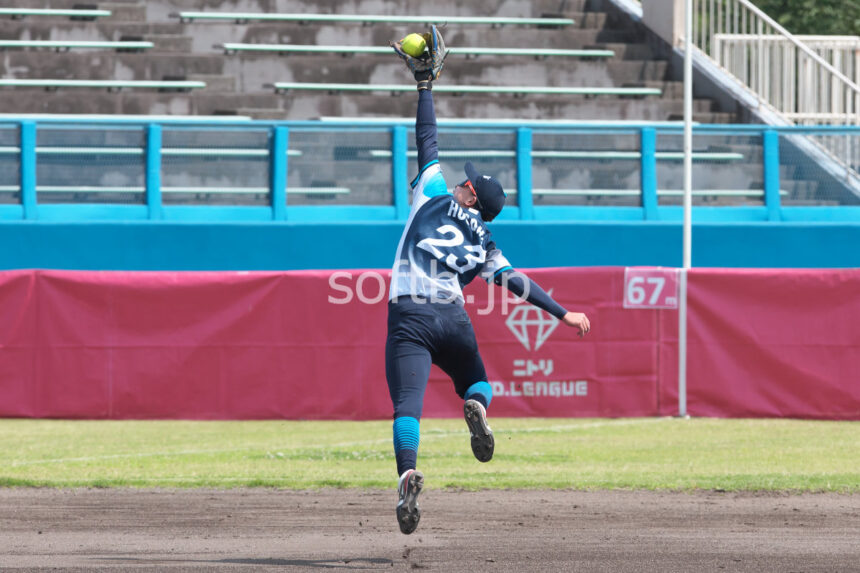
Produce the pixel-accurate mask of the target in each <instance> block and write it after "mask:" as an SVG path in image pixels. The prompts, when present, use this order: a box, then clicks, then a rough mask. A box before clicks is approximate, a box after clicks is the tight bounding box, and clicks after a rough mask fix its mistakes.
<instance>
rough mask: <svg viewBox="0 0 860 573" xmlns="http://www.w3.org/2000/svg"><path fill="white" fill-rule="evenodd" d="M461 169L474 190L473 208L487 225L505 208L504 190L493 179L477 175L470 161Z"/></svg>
mask: <svg viewBox="0 0 860 573" xmlns="http://www.w3.org/2000/svg"><path fill="white" fill-rule="evenodd" d="M463 169H464V170H465V171H466V177H468V178H469V181H471V182H472V187H474V188H475V195H477V196H478V203H477V204H476V205H475V207H476V208H477V209H478V211H480V212H481V218H482V219H484V221H486V222H488V223H489V222H490V221H492V220H493V219H495V218H496V215H498V214H499V213H501V211H502V207H504V206H505V197H507V195H506V194H505V190H504V189H502V184H501V183H499V182H498V180H496V179H495V178H493V177H490V176H489V175H481V174H480V173H478V170H477V169H475V166H474V165H472V162H471V161H467V162H466V165H464V166H463Z"/></svg>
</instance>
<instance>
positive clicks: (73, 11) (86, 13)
mask: <svg viewBox="0 0 860 573" xmlns="http://www.w3.org/2000/svg"><path fill="white" fill-rule="evenodd" d="M110 15H111V11H110V10H98V9H88V8H0V16H12V17H14V18H23V17H24V16H69V17H72V18H103V17H107V16H110Z"/></svg>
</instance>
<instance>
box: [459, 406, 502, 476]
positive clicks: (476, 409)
mask: <svg viewBox="0 0 860 573" xmlns="http://www.w3.org/2000/svg"><path fill="white" fill-rule="evenodd" d="M463 416H464V417H465V418H466V424H467V425H468V426H469V432H471V434H472V453H473V454H475V457H476V458H477V459H478V461H479V462H488V461H490V460H491V459H493V449H494V448H495V445H496V441H495V440H494V439H493V430H491V429H490V425H489V424H488V423H487V410H485V409H484V405H483V404H481V403H480V402H478V401H477V400H466V403H465V404H463Z"/></svg>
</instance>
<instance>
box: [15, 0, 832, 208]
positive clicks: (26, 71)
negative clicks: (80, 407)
mask: <svg viewBox="0 0 860 573" xmlns="http://www.w3.org/2000/svg"><path fill="white" fill-rule="evenodd" d="M28 3H29V4H32V5H33V6H32V7H31V8H30V7H27V6H24V7H22V8H20V9H17V8H16V9H14V10H15V11H13V10H12V9H9V10H6V11H0V25H2V28H0V31H2V33H0V50H3V54H4V62H5V66H6V70H5V73H4V74H3V77H2V79H0V103H2V104H3V107H4V112H6V113H8V114H12V115H14V116H17V117H23V116H22V115H21V114H30V117H34V118H35V117H37V116H36V115H34V114H46V113H47V114H51V113H54V114H72V115H77V114H80V117H84V116H89V117H95V116H96V115H98V116H105V115H106V116H116V117H119V116H129V117H132V118H134V117H142V118H146V117H159V118H169V117H176V118H182V117H186V118H203V117H206V118H220V117H223V118H235V119H236V120H237V121H242V120H247V119H249V118H251V119H260V120H276V121H282V120H289V121H301V120H317V119H319V120H322V123H325V122H327V121H329V120H330V119H331V118H334V119H335V121H340V122H341V124H343V122H344V121H351V120H350V119H349V118H356V121H355V123H356V125H358V124H361V125H364V126H370V125H371V124H370V123H367V122H369V121H371V120H372V119H374V118H376V119H378V120H380V124H379V125H385V126H386V127H385V129H386V131H385V132H384V133H385V135H384V136H380V137H379V138H378V139H375V138H376V135H373V137H370V135H371V134H375V133H377V132H375V131H374V129H373V128H371V127H368V133H367V134H366V135H367V137H360V136H359V137H356V138H355V140H354V141H353V140H350V141H349V142H344V141H345V138H344V137H343V135H340V136H338V137H335V136H333V135H332V136H329V135H319V134H317V136H316V137H317V138H318V141H314V140H312V139H310V138H305V136H304V134H303V133H300V132H296V131H291V133H290V151H289V152H287V156H288V157H290V158H291V162H290V173H289V178H290V180H289V185H288V187H287V189H286V193H287V194H290V195H296V196H297V200H296V201H292V204H294V205H295V204H302V199H301V197H305V198H315V199H313V200H311V199H308V200H309V201H310V203H309V204H314V205H321V204H329V205H356V204H359V205H379V206H382V205H387V204H389V203H390V200H389V199H388V198H386V197H383V196H382V195H380V193H379V192H378V190H377V189H376V187H375V186H371V185H368V184H366V183H362V184H359V185H356V184H354V183H343V182H341V181H339V180H338V178H335V177H332V176H328V177H323V176H320V175H319V174H320V173H331V172H332V162H333V161H336V162H337V165H338V169H344V170H345V171H346V172H348V173H359V172H362V170H365V171H368V173H369V174H371V175H370V176H371V177H372V178H373V179H375V180H387V179H388V178H389V177H391V176H392V170H398V169H403V167H402V166H401V165H400V164H397V165H394V166H391V165H386V164H384V163H386V162H385V161H380V160H381V159H386V158H387V159H388V161H389V162H391V161H393V159H392V158H394V157H395V155H398V154H405V155H407V156H408V154H409V149H408V145H405V146H404V145H403V144H399V143H396V142H395V143H392V141H391V139H390V137H395V136H389V132H388V131H387V130H389V129H391V127H390V126H393V125H403V124H402V123H400V122H401V119H402V118H409V117H410V116H412V117H414V98H412V97H409V95H408V94H409V93H410V92H412V91H413V90H414V85H413V84H411V82H409V81H408V80H409V77H408V74H407V72H406V71H405V70H404V69H403V66H402V63H401V62H400V61H399V60H398V59H397V58H395V57H394V56H393V54H392V52H391V50H390V48H389V47H388V42H389V41H390V40H392V39H396V38H399V37H401V36H403V35H404V34H405V33H407V32H409V31H413V30H415V29H416V28H419V29H421V28H422V27H424V26H426V24H427V23H428V22H436V23H439V24H444V28H443V31H444V34H445V38H446V42H447V44H448V45H449V47H450V48H451V58H449V60H448V65H447V66H446V69H445V75H444V77H443V78H442V80H441V81H439V82H437V84H436V86H435V92H436V93H437V94H439V97H438V98H437V112H438V114H439V117H440V125H442V126H444V125H446V123H445V122H447V121H454V122H457V121H459V122H461V123H462V122H464V121H466V122H474V124H473V125H471V126H470V129H476V128H478V127H479V126H488V127H489V128H504V129H507V131H506V132H505V135H504V136H500V137H499V138H498V141H497V145H495V146H493V147H492V148H487V149H475V148H472V147H470V145H469V144H468V142H464V141H463V139H462V138H461V136H459V135H456V132H457V129H458V128H456V127H455V128H453V129H452V130H446V131H445V133H444V135H443V136H444V137H446V138H449V137H450V139H449V140H447V141H446V142H445V153H446V154H449V155H450V158H451V159H452V160H454V159H456V160H459V159H461V158H464V157H467V156H471V157H474V158H480V159H485V160H487V161H489V162H491V164H493V165H494V167H495V168H496V169H499V170H500V172H501V175H500V176H501V177H502V178H503V179H504V180H505V184H506V187H507V188H509V189H511V194H512V195H517V188H518V185H519V184H521V183H522V182H521V181H520V180H519V179H518V178H519V175H518V174H517V173H518V169H522V168H523V162H524V161H526V160H527V161H529V162H531V165H530V167H529V169H528V171H527V173H528V175H529V176H530V177H533V182H532V186H531V188H530V190H529V193H530V195H531V196H532V197H533V198H534V202H535V205H544V206H552V205H570V204H590V203H589V202H595V201H596V202H597V203H599V204H613V205H627V206H633V205H636V204H638V203H637V201H639V199H640V197H639V194H640V193H641V189H640V185H641V184H642V180H643V179H644V178H645V177H646V175H647V176H648V177H652V176H653V177H655V178H659V180H660V183H659V185H656V184H655V185H654V187H653V189H652V191H653V194H654V196H655V197H656V196H659V197H661V202H664V203H666V204H671V203H672V202H673V201H675V200H676V198H677V196H678V194H679V191H678V190H679V188H680V187H681V181H680V179H681V178H680V160H681V157H682V153H681V151H680V145H679V143H680V142H679V140H678V138H677V137H675V136H674V135H668V133H671V122H673V121H676V120H678V119H680V117H681V115H682V112H683V93H682V86H681V82H680V81H679V78H678V77H677V75H676V74H677V70H673V67H672V66H671V65H670V62H669V57H670V56H669V53H668V52H667V51H666V50H665V46H661V45H660V44H659V43H655V42H654V40H653V38H652V37H651V36H649V34H648V33H647V32H646V31H644V30H643V29H642V27H641V26H640V25H639V24H637V23H636V22H634V21H631V20H630V19H629V18H625V17H624V16H623V15H621V14H620V13H619V12H618V11H617V10H615V9H614V8H613V7H612V3H610V2H606V1H603V0H596V1H595V0H570V1H567V2H562V3H561V5H559V3H558V2H556V1H550V0H536V1H534V2H531V3H529V4H528V11H525V12H524V11H523V7H522V6H519V5H518V6H512V5H508V4H506V3H504V2H501V3H497V4H492V5H491V6H488V7H485V9H482V10H479V9H477V8H475V7H470V6H459V5H455V4H445V3H442V4H439V5H436V6H433V7H432V13H428V14H422V12H423V11H424V6H423V5H421V4H419V3H417V2H415V3H409V2H407V3H406V4H407V5H404V6H402V7H401V8H402V9H398V10H397V12H398V13H397V14H378V13H376V12H377V11H376V10H374V11H373V12H374V13H372V14H371V13H368V14H361V13H340V12H338V13H335V12H336V11H337V10H335V8H336V6H335V5H334V4H326V3H322V4H320V3H312V2H306V3H302V2H298V3H294V4H292V5H291V11H290V12H281V11H278V8H279V5H278V4H277V3H276V2H262V3H260V4H259V6H260V11H257V12H251V11H247V6H246V5H245V4H243V3H242V2H234V1H227V2H221V1H217V2H216V1H215V0H198V1H196V2H188V3H184V4H185V6H187V7H189V8H193V9H194V10H195V11H193V12H192V11H188V12H185V11H182V12H176V2H173V1H171V0H154V1H151V2H143V1H140V0H125V1H115V2H109V3H105V4H102V5H100V6H98V9H91V10H90V9H88V10H84V9H83V8H81V7H75V5H74V4H73V0H53V1H52V2H50V5H51V8H50V9H49V8H45V6H44V4H45V2H43V1H41V0H40V1H39V2H37V1H36V0H28V2H24V4H28ZM37 4H38V6H37ZM300 5H301V6H304V7H305V8H306V10H295V9H293V7H295V6H300ZM185 6H183V7H185ZM482 12H486V13H482ZM404 14H407V15H404ZM440 14H441V15H440ZM284 56H288V57H284ZM66 88H69V89H66ZM71 88H73V89H71ZM72 94H73V95H72ZM722 105H723V104H722V103H720V102H719V101H717V100H714V99H711V97H708V96H702V97H697V98H696V99H695V101H694V120H696V121H697V122H700V123H727V122H732V121H737V120H738V119H739V115H738V113H739V112H737V110H736V109H735V108H733V107H730V108H729V109H725V108H723V107H721V106H722ZM540 122H545V125H547V126H548V127H551V128H552V129H556V128H561V127H563V125H564V124H565V122H572V123H571V124H572V125H574V126H575V127H573V128H572V129H573V130H572V131H571V133H568V134H560V133H559V134H555V135H552V136H547V135H545V134H542V133H541V131H540V128H541V125H543V124H541V123H540ZM589 122H594V123H595V124H600V125H603V126H612V127H613V129H612V130H610V132H608V133H605V134H598V133H596V132H595V131H593V130H588V129H586V130H585V131H577V130H581V129H583V126H586V125H587V124H589ZM526 124H528V125H529V126H530V127H529V128H528V129H529V130H534V133H533V134H532V133H531V131H530V132H529V133H530V135H529V136H528V137H529V138H531V137H532V135H533V137H534V142H533V143H534V145H532V144H531V143H532V142H531V139H529V141H528V144H527V145H523V143H522V142H521V141H520V139H519V138H520V136H521V134H519V133H518V132H517V131H516V129H517V128H516V126H517V125H526ZM405 125H408V120H407V123H406V124H405ZM625 125H627V126H629V129H627V130H625V129H623V128H624V126H625ZM649 126H652V127H651V128H649ZM666 126H670V129H669V131H662V129H663V128H664V127H666ZM40 129H41V128H40ZM291 129H292V128H291ZM649 129H651V130H654V129H656V130H658V131H659V135H654V136H653V137H654V138H655V141H654V142H653V145H652V144H649V145H652V147H653V149H651V148H649V150H648V151H646V150H645V147H646V145H645V143H644V138H645V135H644V134H645V133H646V132H651V133H657V132H653V131H649ZM261 130H263V131H265V132H266V134H268V130H269V127H266V128H264V129H263V128H261ZM249 131H250V130H249ZM141 133H143V131H141ZM164 133H165V136H167V134H168V133H169V134H170V137H174V134H173V132H172V131H170V130H165V132H164ZM398 133H402V132H398ZM449 134H450V135H449ZM135 137H137V136H135ZM146 137H149V136H148V135H147V136H146ZM195 137H198V138H197V139H193V140H188V141H184V140H183V141H180V142H179V143H177V142H172V141H165V143H164V145H163V146H161V148H160V150H159V153H158V158H159V160H163V161H164V168H165V180H164V181H163V182H162V183H161V185H162V186H161V191H162V192H163V193H164V198H165V202H170V201H175V202H176V203H179V204H181V203H189V204H198V203H201V202H205V201H211V200H212V197H213V196H219V197H226V198H224V199H218V200H219V201H221V200H223V201H228V200H229V199H230V198H234V197H241V196H247V197H250V196H254V197H255V199H254V201H256V202H258V203H260V204H265V203H266V201H267V199H266V196H265V191H266V189H267V187H266V185H267V183H266V181H265V180H261V179H260V178H259V177H257V178H254V177H250V176H244V175H242V176H239V175H237V174H236V173H237V172H238V171H239V170H237V169H235V168H231V167H230V163H229V162H237V161H240V160H244V161H248V162H252V161H256V162H257V163H253V165H254V166H255V167H260V166H264V165H265V162H267V161H269V160H270V159H271V156H272V155H271V154H272V153H274V151H273V150H274V148H273V147H271V146H270V145H269V142H268V139H267V138H268V137H269V135H264V136H263V137H262V139H260V141H255V142H254V144H253V145H247V142H246V141H244V140H242V138H237V140H236V142H235V143H230V142H229V141H230V140H229V138H227V139H225V143H224V145H223V146H221V147H219V146H211V145H210V143H211V141H210V140H209V139H207V138H206V136H205V135H200V136H195ZM396 137H401V135H397V136H396ZM396 137H395V139H396ZM577 137H581V138H582V141H577V140H576V138H577ZM649 137H651V136H649ZM704 140H706V142H705V143H701V144H699V145H698V146H697V148H696V152H695V154H694V162H695V163H696V165H697V169H698V172H697V185H698V187H697V190H696V196H697V197H701V198H702V199H707V200H708V201H712V202H713V201H716V202H719V201H724V200H725V201H728V200H732V199H733V198H741V199H743V200H749V201H750V202H751V204H754V205H761V204H762V202H763V200H764V197H765V191H764V188H765V184H764V182H763V175H762V172H763V167H762V165H763V163H764V159H763V155H764V151H763V144H762V141H761V137H760V135H758V134H756V135H754V136H753V135H751V136H749V137H746V136H743V135H740V134H714V135H713V136H711V137H710V138H704ZM704 140H703V141H704ZM331 141H334V143H331ZM398 145H400V146H401V147H399V148H398ZM2 147H3V149H13V148H14V149H16V150H19V151H20V150H21V149H23V148H24V146H22V145H15V144H12V145H5V146H2ZM145 149H146V146H145V145H143V144H142V142H139V141H138V142H135V143H134V144H131V145H123V146H117V147H114V148H110V149H105V148H104V147H100V146H99V145H97V144H93V143H88V142H86V141H84V142H80V144H79V145H70V144H67V143H64V144H62V145H51V144H45V143H43V142H41V141H40V142H39V144H38V146H36V147H35V148H34V151H32V153H33V160H35V159H36V158H38V161H39V162H40V163H41V162H43V161H48V160H50V161H54V162H61V161H63V158H64V157H65V158H66V159H65V160H67V161H76V160H73V159H71V158H76V157H77V158H83V159H84V160H85V161H88V162H94V163H97V162H99V161H104V162H109V161H108V159H106V158H116V157H120V156H122V155H123V154H125V155H128V156H129V157H132V156H134V157H137V159H136V161H138V164H140V161H141V158H143V157H144V156H145V155H146V153H145V151H144V150H145ZM398 149H399V150H398ZM769 149H772V147H771V148H769ZM523 150H527V151H528V155H527V157H526V159H523V158H522V153H523V152H524V151H523ZM19 151H16V153H18V152H19ZM374 154H375V155H374ZM3 155H4V156H9V155H10V154H9V153H4V154H3ZM372 159H376V161H375V162H374V161H371V165H370V166H369V165H368V163H367V161H368V160H372ZM447 159H448V156H446V160H447ZM110 161H113V159H110ZM216 161H218V162H221V163H222V164H221V165H220V169H221V171H219V173H220V174H221V175H220V179H219V178H214V177H212V178H210V177H209V174H210V170H211V167H212V163H213V162H216ZM194 162H198V163H199V164H197V163H194ZM493 162H494V163H493ZM649 162H652V163H649ZM192 163H194V164H192ZM395 163H396V162H395ZM646 164H648V165H653V171H654V172H655V173H650V172H649V174H644V173H643V170H644V169H645V166H646ZM225 165H227V166H226V167H225ZM250 165H251V163H249V164H248V166H250ZM733 165H735V166H736V168H735V167H732V166H733ZM138 166H139V165H138ZM777 167H778V168H779V169H780V170H781V171H782V172H783V174H784V185H783V186H781V187H780V189H782V192H783V193H787V194H788V195H789V196H790V197H792V198H793V199H795V200H798V201H804V200H809V201H816V200H818V199H816V196H815V193H816V191H815V189H816V188H817V187H816V186H817V184H816V183H815V182H814V181H813V179H814V176H813V175H810V172H809V171H808V170H802V169H798V168H797V167H796V166H795V165H787V164H783V165H778V166H777ZM150 168H151V167H150ZM129 169H130V167H129ZM135 169H137V167H135ZM398 173H399V172H398ZM801 175H802V177H805V178H806V179H803V178H802V177H801ZM141 178H142V173H138V172H135V174H134V175H133V176H132V175H128V174H124V175H122V176H118V175H111V176H110V177H106V181H107V182H105V183H103V184H98V183H99V182H98V181H97V180H96V179H97V178H92V181H89V182H87V181H81V182H80V184H79V185H80V187H79V193H78V194H77V199H78V200H91V201H96V202H99V201H106V199H104V198H105V197H110V196H111V194H116V193H127V194H128V193H131V194H134V197H135V199H134V200H135V201H139V200H141V198H142V197H143V191H142V189H144V187H145V186H144V185H143V184H142V179H141ZM114 179H116V180H117V181H125V180H128V181H125V182H124V183H121V184H118V183H115V182H114ZM263 179H265V177H264V178H263ZM129 181H131V183H128V182H129ZM0 187H2V189H5V190H6V191H10V192H13V193H14V192H15V191H14V190H13V187H14V189H20V187H19V186H15V185H12V184H11V183H10V184H8V185H7V184H5V183H4V185H3V186H0ZM35 189H36V192H37V193H44V194H45V195H44V197H46V198H47V197H57V196H60V195H62V194H64V193H67V192H68V189H67V186H66V185H65V184H64V183H63V182H61V181H59V182H58V181H40V182H39V184H38V185H37V186H36V187H35ZM770 189H771V192H774V187H773V185H771V186H770ZM123 190H124V191H123ZM258 195H260V196H261V197H259V198H258V197H257V196H258ZM299 196H301V197H299ZM580 196H581V197H584V198H585V199H583V200H582V201H580V199H578V197H580ZM207 198H208V199H207ZM595 198H596V199H595ZM237 201H238V203H240V204H243V203H242V202H243V201H245V200H244V199H241V198H239V199H237Z"/></svg>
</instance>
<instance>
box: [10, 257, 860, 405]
mask: <svg viewBox="0 0 860 573" xmlns="http://www.w3.org/2000/svg"><path fill="white" fill-rule="evenodd" d="M528 274H529V275H530V276H532V277H533V278H535V279H536V280H537V281H538V282H539V283H540V284H541V285H543V286H544V287H545V288H546V289H547V290H552V293H553V296H554V297H555V298H556V299H557V300H559V301H560V302H561V303H562V304H564V305H565V306H567V307H568V308H571V309H576V310H582V311H585V312H586V313H588V315H589V317H590V318H591V321H592V332H591V333H590V334H589V335H588V336H587V337H586V338H585V339H584V340H580V339H578V337H577V336H576V334H575V332H574V330H573V329H570V328H567V327H565V326H564V325H563V324H560V323H559V322H558V321H555V320H554V319H552V318H550V317H549V316H548V315H546V314H545V313H542V312H539V311H538V310H537V309H534V308H532V307H530V306H528V305H510V307H509V308H508V311H507V312H503V311H502V310H503V309H502V303H501V302H500V300H499V297H500V295H501V294H502V291H501V290H500V289H499V288H498V287H492V288H490V287H487V286H486V285H484V284H483V283H480V284H473V285H470V286H469V288H467V289H466V294H467V297H468V298H469V299H470V300H471V302H470V303H469V304H468V305H467V307H468V308H469V312H470V314H471V315H472V318H473V322H474V324H475V329H476V331H477V334H478V341H479V345H480V347H481V352H482V355H483V357H484V361H485V363H486V365H487V370H488V374H489V378H490V382H491V383H492V385H493V387H494V390H495V397H494V399H493V404H492V412H493V415H495V416H655V415H673V414H675V413H677V388H676V379H677V362H678V359H677V332H678V324H677V323H678V317H677V311H675V310H665V309H664V310H654V309H628V308H624V307H623V304H622V298H623V294H624V290H625V289H624V269H623V268H579V269H536V270H532V271H529V272H528ZM387 279H388V273H387V272H385V271H383V272H375V273H371V274H368V273H362V272H361V271H334V272H333V271H304V272H253V273H242V272H67V271H6V272H0V416H7V417H8V416H26V417H67V418H119V419H121V418H186V419H266V418H295V419H379V418H387V417H389V416H390V415H391V405H390V402H389V399H388V390H387V386H386V382H385V368H384V343H385V331H386V301H385V299H386V298H387V297H386V293H387ZM852 293H853V296H852ZM857 293H860V271H782V270H781V271H759V270H756V271H737V270H708V269H695V270H693V271H691V275H690V279H689V301H690V303H689V309H690V322H689V339H688V340H689V345H688V346H689V350H690V352H689V358H688V364H689V369H688V411H689V412H690V413H691V414H693V415H704V416H792V417H807V418H829V419H858V418H860V384H858V382H857V373H858V372H860V336H858V332H860V329H857V328H856V327H854V326H853V325H854V323H856V322H857V320H858V319H860V301H858V295H857ZM359 295H361V296H359ZM491 296H492V300H493V304H494V308H493V310H492V311H491V312H486V310H485V309H487V308H488V307H489V302H490V297H491ZM350 297H351V299H350V300H349V301H348V302H347V298H350ZM359 299H363V300H364V301H365V302H362V301H361V300H359ZM460 412H461V404H460V400H459V398H457V397H456V395H455V394H454V392H453V386H452V384H451V383H450V381H448V380H447V378H445V376H444V375H443V374H442V373H441V371H439V370H436V369H434V370H433V374H432V376H431V380H430V384H429V385H428V389H427V394H426V400H425V408H424V415H425V416H434V417H458V416H460V415H461V414H460Z"/></svg>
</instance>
